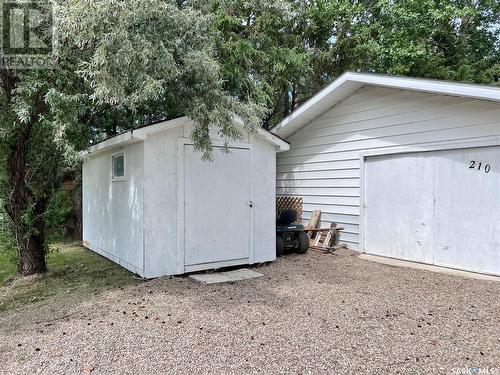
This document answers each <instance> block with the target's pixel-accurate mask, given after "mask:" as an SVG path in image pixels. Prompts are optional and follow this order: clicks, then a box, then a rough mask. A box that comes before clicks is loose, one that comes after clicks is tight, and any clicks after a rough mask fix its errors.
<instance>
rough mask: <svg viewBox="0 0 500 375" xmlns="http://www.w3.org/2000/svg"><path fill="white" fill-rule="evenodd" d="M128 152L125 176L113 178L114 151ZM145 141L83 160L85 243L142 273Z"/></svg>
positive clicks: (126, 153)
mask: <svg viewBox="0 0 500 375" xmlns="http://www.w3.org/2000/svg"><path fill="white" fill-rule="evenodd" d="M119 152H123V153H124V155H125V178H124V179H123V181H112V177H111V176H112V171H111V169H112V155H114V154H116V153H119ZM143 166H144V163H143V143H142V142H139V143H135V144H132V145H128V146H125V147H123V148H120V149H115V150H113V151H109V152H106V153H102V154H98V155H96V156H94V157H92V158H90V159H88V160H86V161H85V162H84V164H83V240H84V245H85V246H86V247H88V248H89V249H91V250H93V251H95V252H96V253H99V254H101V255H103V256H105V257H106V258H109V259H111V260H112V261H114V262H116V263H118V264H120V265H121V266H123V267H124V268H126V269H128V270H130V271H132V272H135V273H138V274H139V275H141V276H142V275H143V274H144V272H143V270H144V265H143V255H144V253H143Z"/></svg>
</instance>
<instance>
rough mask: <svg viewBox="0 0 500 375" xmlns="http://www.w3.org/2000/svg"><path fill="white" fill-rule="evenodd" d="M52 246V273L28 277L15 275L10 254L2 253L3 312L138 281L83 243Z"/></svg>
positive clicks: (0, 299)
mask: <svg viewBox="0 0 500 375" xmlns="http://www.w3.org/2000/svg"><path fill="white" fill-rule="evenodd" d="M52 249H53V251H52V252H51V253H50V254H49V255H48V257H47V266H48V268H49V272H48V273H46V274H43V275H33V276H27V277H14V275H15V271H16V269H15V266H14V265H13V264H12V262H11V260H10V255H9V254H6V253H4V254H0V312H2V311H6V310H10V309H13V308H17V307H22V306H26V305H30V304H34V303H39V302H40V301H47V300H52V299H59V298H67V297H72V296H75V295H78V296H81V295H82V294H84V295H85V294H86V295H91V294H97V293H99V292H101V291H103V290H106V289H112V288H117V287H121V286H126V285H131V284H137V280H136V279H134V278H133V274H132V273H131V272H129V271H127V270H126V269H124V268H122V267H120V266H119V265H117V264H115V263H113V262H111V261H110V260H108V259H106V258H104V257H102V256H100V255H98V254H96V253H94V252H92V251H90V250H87V249H85V248H84V247H82V246H79V245H74V244H72V245H71V244H57V245H53V246H52Z"/></svg>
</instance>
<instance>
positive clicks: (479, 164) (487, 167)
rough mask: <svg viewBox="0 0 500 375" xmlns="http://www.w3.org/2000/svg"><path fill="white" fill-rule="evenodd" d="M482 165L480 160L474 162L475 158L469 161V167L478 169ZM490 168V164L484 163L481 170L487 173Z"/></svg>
mask: <svg viewBox="0 0 500 375" xmlns="http://www.w3.org/2000/svg"><path fill="white" fill-rule="evenodd" d="M476 164H477V166H476ZM482 166H483V163H482V162H480V161H478V162H476V161H475V160H471V161H470V163H469V169H476V168H477V170H478V171H480V170H481V167H482ZM490 169H491V165H489V164H484V168H483V170H484V172H485V173H488V172H489V171H490Z"/></svg>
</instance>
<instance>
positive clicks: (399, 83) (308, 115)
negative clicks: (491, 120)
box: [272, 72, 500, 139]
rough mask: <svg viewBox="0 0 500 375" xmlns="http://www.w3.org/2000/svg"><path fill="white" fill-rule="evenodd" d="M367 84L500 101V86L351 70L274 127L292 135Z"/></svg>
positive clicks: (284, 135)
mask: <svg viewBox="0 0 500 375" xmlns="http://www.w3.org/2000/svg"><path fill="white" fill-rule="evenodd" d="M365 85H373V86H380V87H389V88H397V89H402V90H411V91H421V92H428V93H435V94H442V95H451V96H458V97H464V98H474V99H483V100H490V101H496V102H500V88H498V87H493V86H484V85H473V84H466V83H459V82H451V81H440V80H433V79H423V78H411V77H399V76H388V75H380V74H372V73H352V72H347V73H344V74H342V75H341V76H340V77H339V78H337V79H336V80H335V81H333V82H332V83H331V84H329V85H328V86H326V87H325V88H324V89H323V90H321V91H320V92H318V93H317V94H316V95H314V96H313V97H312V98H310V99H309V100H308V101H306V102H305V103H304V104H303V105H302V106H300V107H299V108H297V109H296V110H295V111H293V112H292V113H291V114H290V115H288V116H287V117H285V118H284V119H283V120H282V121H281V122H280V123H278V124H277V125H276V126H275V127H274V128H273V129H272V131H273V132H274V133H276V135H278V136H280V137H283V138H285V139H286V138H288V137H289V136H291V135H292V134H293V133H295V132H296V131H297V130H299V129H300V128H302V127H303V126H305V125H306V124H308V123H309V122H310V121H312V120H313V119H314V118H316V117H318V116H319V115H320V114H321V113H323V112H325V111H326V110H328V109H329V108H331V107H333V106H334V105H335V104H337V103H339V102H340V101H341V100H343V99H345V98H346V97H348V96H349V95H351V94H353V93H354V92H355V91H356V90H358V89H360V88H361V87H363V86H365Z"/></svg>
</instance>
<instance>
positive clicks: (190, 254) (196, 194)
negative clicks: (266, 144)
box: [184, 145, 251, 272]
mask: <svg viewBox="0 0 500 375" xmlns="http://www.w3.org/2000/svg"><path fill="white" fill-rule="evenodd" d="M213 156H214V160H213V161H210V162H205V161H202V160H201V159H200V154H199V153H197V152H194V149H193V146H192V145H184V264H185V271H186V272H189V271H194V270H198V269H203V268H207V266H208V265H211V266H213V267H218V266H227V265H232V264H243V263H248V262H249V256H250V219H251V216H250V215H251V207H250V205H249V201H250V200H251V198H250V177H251V176H250V175H251V168H250V150H249V149H245V148H231V152H230V153H223V152H222V151H221V150H220V148H217V147H215V148H214V154H213Z"/></svg>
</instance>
